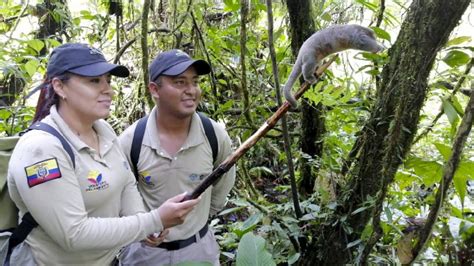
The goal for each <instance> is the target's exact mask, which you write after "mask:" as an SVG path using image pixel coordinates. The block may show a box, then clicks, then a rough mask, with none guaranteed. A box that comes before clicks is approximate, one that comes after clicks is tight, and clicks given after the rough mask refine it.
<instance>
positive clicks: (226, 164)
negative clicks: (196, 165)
mask: <svg viewBox="0 0 474 266" xmlns="http://www.w3.org/2000/svg"><path fill="white" fill-rule="evenodd" d="M336 58H337V55H336V56H333V57H331V59H329V60H328V61H327V62H326V63H324V64H323V65H321V66H320V67H319V68H318V69H317V70H316V76H317V77H318V81H319V77H320V76H321V75H322V74H323V73H324V71H325V70H326V69H327V68H328V67H329V65H331V63H332V62H334V60H336ZM309 85H310V84H308V83H307V82H305V83H303V85H301V87H300V89H299V90H298V91H297V92H296V94H295V99H297V100H298V99H299V98H300V97H301V96H302V95H303V94H304V93H305V92H306V91H307V90H308V88H309V87H310V86H309ZM290 107H291V105H290V103H289V102H288V101H285V102H284V103H283V104H282V105H281V106H280V108H278V110H277V111H276V112H275V113H274V114H273V115H272V116H271V117H270V118H269V119H268V120H267V121H265V123H263V125H262V126H260V128H259V129H258V130H257V131H256V132H255V133H253V135H252V136H250V137H249V138H248V139H247V140H246V141H245V142H244V143H242V145H240V147H239V148H237V150H235V151H234V152H233V153H232V154H231V155H229V157H227V159H225V160H224V161H223V162H222V163H221V164H220V165H219V166H218V167H217V168H216V169H214V171H212V173H210V174H209V175H208V176H207V177H206V178H205V179H204V180H203V181H202V182H201V183H200V184H199V185H198V186H197V187H196V188H195V189H194V191H193V192H191V193H190V194H188V195H186V197H184V199H183V200H182V201H185V200H190V199H195V198H197V197H199V196H200V195H201V194H202V193H203V192H204V191H206V189H207V188H209V187H210V186H211V185H212V184H214V183H215V182H217V181H218V180H219V178H220V177H221V176H222V175H223V174H225V173H226V172H227V171H229V169H230V168H231V167H232V166H234V164H235V163H236V162H237V160H239V159H240V158H241V157H242V156H243V155H244V154H245V153H246V152H247V151H248V150H249V149H250V148H252V147H253V146H254V145H255V143H257V141H259V140H260V139H261V138H262V137H263V136H265V134H267V132H268V131H269V130H270V129H272V128H273V127H274V126H275V125H276V123H277V122H278V120H280V118H281V117H282V116H283V115H284V114H285V113H286V112H287V111H288V110H289V109H290Z"/></svg>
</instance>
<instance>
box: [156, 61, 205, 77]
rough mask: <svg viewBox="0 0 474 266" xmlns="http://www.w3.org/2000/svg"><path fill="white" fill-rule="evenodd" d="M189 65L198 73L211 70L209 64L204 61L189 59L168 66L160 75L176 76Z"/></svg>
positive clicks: (202, 73) (201, 73) (203, 73)
mask: <svg viewBox="0 0 474 266" xmlns="http://www.w3.org/2000/svg"><path fill="white" fill-rule="evenodd" d="M190 66H194V69H196V72H197V74H198V75H205V74H209V73H210V72H211V66H210V65H209V64H208V63H207V62H206V61H204V60H190V61H186V62H182V63H179V64H177V65H175V66H172V67H170V68H169V69H167V70H166V71H163V72H162V73H161V75H167V76H177V75H179V74H181V73H183V72H184V71H186V69H188V68H189V67H190Z"/></svg>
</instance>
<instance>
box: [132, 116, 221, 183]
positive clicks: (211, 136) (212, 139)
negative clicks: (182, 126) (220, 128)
mask: <svg viewBox="0 0 474 266" xmlns="http://www.w3.org/2000/svg"><path fill="white" fill-rule="evenodd" d="M198 115H199V118H201V122H202V125H203V127H204V133H206V137H207V139H208V141H209V144H210V145H211V149H212V162H213V164H215V163H216V159H217V153H218V152H219V145H218V143H217V137H216V132H215V131H214V126H212V122H211V119H209V118H208V117H207V116H205V115H204V114H203V113H198ZM147 121H148V115H147V116H145V117H142V118H140V120H138V123H137V126H136V127H135V131H134V132H133V139H132V147H131V149H130V161H131V163H132V170H133V173H134V174H135V179H136V180H137V181H138V167H137V165H138V160H139V158H140V151H141V149H142V142H143V136H144V135H145V129H146V122H147Z"/></svg>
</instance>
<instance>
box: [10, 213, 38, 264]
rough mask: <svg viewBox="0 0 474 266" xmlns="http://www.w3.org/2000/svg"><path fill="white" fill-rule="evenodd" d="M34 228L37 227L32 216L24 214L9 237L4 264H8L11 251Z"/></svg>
mask: <svg viewBox="0 0 474 266" xmlns="http://www.w3.org/2000/svg"><path fill="white" fill-rule="evenodd" d="M36 226H38V223H37V222H36V221H35V219H34V218H33V216H31V214H30V213H29V212H27V213H25V215H23V218H22V219H21V223H20V224H19V225H18V227H17V228H16V229H15V230H14V231H13V233H12V234H11V235H10V239H9V240H8V250H7V256H6V259H5V262H9V260H10V255H11V253H12V251H13V249H14V248H15V247H16V246H17V245H18V244H20V243H21V242H23V241H24V240H25V239H26V237H27V236H28V234H30V233H31V230H33V228H35V227H36ZM2 263H3V262H2Z"/></svg>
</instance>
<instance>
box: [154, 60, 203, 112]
mask: <svg viewBox="0 0 474 266" xmlns="http://www.w3.org/2000/svg"><path fill="white" fill-rule="evenodd" d="M198 81H199V76H198V74H197V72H196V70H195V69H194V67H193V66H191V67H189V68H188V69H187V70H186V71H184V72H183V73H181V74H179V75H177V76H161V77H160V78H159V84H151V86H150V93H151V95H152V96H153V98H154V99H155V101H156V102H157V104H158V107H159V110H160V113H161V112H166V113H169V114H172V115H174V116H178V117H181V118H186V117H189V116H191V115H193V114H194V112H195V111H196V108H197V106H198V104H199V101H200V99H201V89H200V88H199V85H198Z"/></svg>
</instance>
